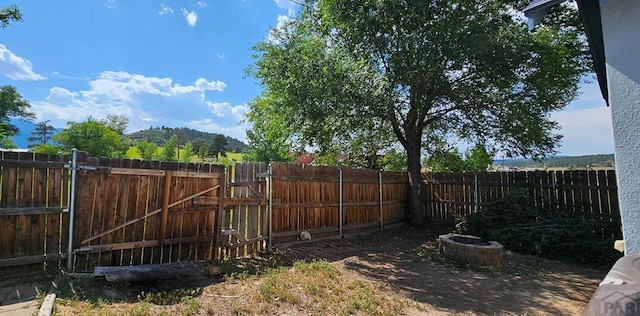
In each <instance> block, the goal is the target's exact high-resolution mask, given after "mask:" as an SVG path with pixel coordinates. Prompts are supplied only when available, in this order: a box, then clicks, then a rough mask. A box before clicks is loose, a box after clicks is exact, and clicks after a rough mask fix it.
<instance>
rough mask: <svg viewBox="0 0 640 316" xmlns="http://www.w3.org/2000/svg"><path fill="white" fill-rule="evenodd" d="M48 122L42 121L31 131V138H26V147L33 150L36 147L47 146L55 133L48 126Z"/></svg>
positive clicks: (51, 127) (53, 128)
mask: <svg viewBox="0 0 640 316" xmlns="http://www.w3.org/2000/svg"><path fill="white" fill-rule="evenodd" d="M49 122H50V121H49V120H46V121H42V122H39V123H38V124H37V125H36V127H35V128H34V130H33V131H31V136H30V137H29V138H27V141H28V142H29V145H27V147H29V148H33V147H35V146H38V145H44V144H48V143H49V141H50V140H51V136H53V134H54V133H55V132H56V128H55V127H53V126H51V125H49V124H48V123H49Z"/></svg>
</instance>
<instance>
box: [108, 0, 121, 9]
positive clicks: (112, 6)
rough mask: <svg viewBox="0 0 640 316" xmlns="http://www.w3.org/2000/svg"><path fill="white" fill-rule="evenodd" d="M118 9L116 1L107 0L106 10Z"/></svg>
mask: <svg viewBox="0 0 640 316" xmlns="http://www.w3.org/2000/svg"><path fill="white" fill-rule="evenodd" d="M117 7H118V0H107V8H109V9H115V8H117Z"/></svg>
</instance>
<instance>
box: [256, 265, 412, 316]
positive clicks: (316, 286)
mask: <svg viewBox="0 0 640 316" xmlns="http://www.w3.org/2000/svg"><path fill="white" fill-rule="evenodd" d="M260 299H261V300H262V301H263V302H265V303H266V302H271V303H275V304H289V305H292V306H295V307H297V308H298V309H299V310H301V311H305V312H310V313H314V314H315V313H320V314H331V315H352V314H360V313H361V314H367V315H397V314H398V313H400V312H401V311H402V310H403V309H404V308H405V307H406V306H407V305H408V303H407V301H406V300H404V299H399V298H398V297H394V295H392V291H391V289H390V288H388V287H385V286H383V285H381V284H379V283H376V282H372V281H366V280H364V279H354V278H353V277H352V276H347V274H346V273H344V272H342V271H341V270H339V269H338V268H337V267H335V266H334V265H332V264H330V263H328V262H326V261H314V262H311V263H304V262H301V261H297V262H295V263H294V265H293V267H292V268H280V269H277V270H274V271H272V272H270V273H268V274H267V275H265V276H264V277H263V278H262V280H261V284H260Z"/></svg>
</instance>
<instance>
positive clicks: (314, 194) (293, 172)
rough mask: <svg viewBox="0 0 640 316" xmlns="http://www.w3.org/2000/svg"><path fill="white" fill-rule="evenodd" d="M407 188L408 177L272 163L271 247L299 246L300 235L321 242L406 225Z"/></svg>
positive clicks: (366, 171)
mask: <svg viewBox="0 0 640 316" xmlns="http://www.w3.org/2000/svg"><path fill="white" fill-rule="evenodd" d="M380 177H382V187H381V185H380ZM408 189H409V188H408V177H407V175H406V173H393V172H380V171H376V170H362V169H350V168H342V169H340V168H336V167H326V166H308V165H293V164H282V163H274V164H272V194H273V201H274V204H273V210H272V212H273V218H272V221H273V235H272V238H273V243H276V244H277V243H289V242H296V241H299V235H300V233H301V232H302V231H308V232H310V233H311V236H312V238H313V239H317V238H325V237H335V236H340V234H341V233H342V234H346V233H354V232H358V231H364V230H370V229H372V228H373V229H376V228H379V227H382V226H384V225H387V224H394V223H398V222H403V221H405V220H406V217H407V215H406V201H407V196H408ZM341 193H342V195H341Z"/></svg>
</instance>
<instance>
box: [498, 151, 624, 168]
mask: <svg viewBox="0 0 640 316" xmlns="http://www.w3.org/2000/svg"><path fill="white" fill-rule="evenodd" d="M493 163H494V165H496V166H497V165H501V164H503V165H504V166H506V167H517V168H542V167H544V165H545V164H546V165H547V167H549V168H584V167H585V166H587V165H588V166H589V167H591V168H597V167H609V168H611V167H615V158H614V155H613V154H603V155H585V156H556V157H549V158H546V159H543V160H541V161H534V160H532V159H523V158H521V159H504V160H502V159H496V160H494V161H493Z"/></svg>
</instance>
